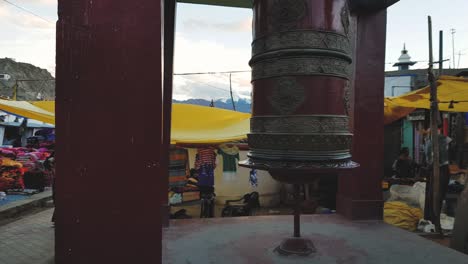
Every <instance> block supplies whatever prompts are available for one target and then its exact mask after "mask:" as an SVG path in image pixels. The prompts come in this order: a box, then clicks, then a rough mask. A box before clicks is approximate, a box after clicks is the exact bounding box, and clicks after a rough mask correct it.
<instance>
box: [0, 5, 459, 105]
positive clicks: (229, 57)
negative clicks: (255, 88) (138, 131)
mask: <svg viewBox="0 0 468 264" xmlns="http://www.w3.org/2000/svg"><path fill="white" fill-rule="evenodd" d="M7 1H9V2H12V3H14V4H17V5H19V6H21V7H23V8H26V9H27V10H30V11H32V12H34V13H35V14H37V15H39V16H41V17H43V18H45V20H47V21H45V20H43V19H41V18H38V17H35V16H33V15H31V14H29V13H27V12H25V11H22V10H20V9H18V8H17V7H14V6H12V5H11V4H8V3H6V2H5V0H0V58H3V57H10V58H14V59H16V60H17V61H21V62H28V63H32V64H34V65H37V66H39V67H42V68H46V69H48V70H49V71H51V72H52V73H53V72H54V71H55V70H54V68H55V25H54V21H56V19H57V16H56V13H57V11H56V10H57V4H56V0H7ZM449 3H450V4H449ZM466 10H468V1H467V0H450V1H443V0H401V2H400V3H397V4H395V5H394V6H392V7H391V8H390V9H389V14H388V36H387V50H386V52H387V59H386V62H387V63H388V64H387V70H391V69H392V67H391V66H392V64H391V63H394V62H395V61H396V60H397V59H398V57H399V55H400V52H401V49H402V47H403V43H406V46H407V48H408V50H409V53H410V55H411V56H412V59H413V60H415V61H421V62H419V63H418V64H416V65H415V66H414V68H425V67H427V60H428V48H427V46H428V45H427V15H432V18H433V23H434V36H435V37H437V36H438V31H439V30H444V32H445V49H444V50H445V51H444V52H445V56H444V57H445V58H446V59H451V58H452V36H451V34H450V29H452V28H454V29H456V31H457V33H456V34H455V52H456V54H457V55H456V65H457V66H458V63H459V65H460V67H468V23H466V19H467V18H466V16H467V15H466ZM177 19H178V20H177V33H176V50H175V52H176V58H175V60H176V63H175V72H176V73H187V72H219V71H233V70H236V71H237V70H249V67H248V61H249V58H250V42H251V41H252V34H251V19H252V12H251V10H249V9H239V8H224V7H212V6H204V5H189V4H179V5H178V17H177ZM48 21H49V22H48ZM435 40H436V42H438V40H437V39H435ZM435 50H436V51H437V52H435V54H434V55H435V56H436V57H438V45H437V43H436V44H435ZM458 53H461V54H466V55H461V56H459V55H458ZM459 58H460V62H459V61H458V60H459ZM447 66H448V65H447ZM232 81H233V88H234V93H235V96H236V98H248V97H249V95H250V74H249V73H239V74H233V75H232ZM175 86H176V87H175V88H176V89H175V91H174V96H175V98H178V99H187V98H204V99H222V98H227V97H229V93H228V90H229V76H228V75H226V74H217V75H206V76H183V77H182V76H176V77H175Z"/></svg>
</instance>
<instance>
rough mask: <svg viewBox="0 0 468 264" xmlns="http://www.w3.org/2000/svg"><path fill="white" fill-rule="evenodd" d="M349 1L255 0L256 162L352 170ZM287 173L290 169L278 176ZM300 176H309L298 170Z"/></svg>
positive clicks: (252, 142) (288, 178) (252, 160)
mask: <svg viewBox="0 0 468 264" xmlns="http://www.w3.org/2000/svg"><path fill="white" fill-rule="evenodd" d="M350 31H351V30H350V11H349V6H348V3H347V1H346V0H334V1H330V0H271V1H262V0H256V1H254V21H253V32H254V33H253V35H254V41H253V43H252V59H251V61H250V66H251V67H252V86H253V107H252V119H251V133H250V134H249V135H248V142H249V146H250V152H249V160H248V161H245V162H243V163H242V164H241V165H243V166H248V167H256V168H260V169H262V168H263V169H266V170H269V171H270V172H271V171H272V170H275V169H280V170H281V169H288V175H281V176H277V175H276V174H277V173H272V176H273V177H275V176H277V180H280V181H285V182H293V181H296V180H297V181H299V182H302V181H303V180H304V178H306V177H307V175H302V176H301V179H295V178H294V175H293V174H294V170H299V171H303V170H330V169H349V168H354V167H356V166H357V164H355V163H354V162H352V161H351V154H350V149H351V144H352V134H351V133H350V129H349V110H350V81H349V80H350V76H351V73H352V67H351V64H352V58H353V50H352V46H351V38H350V34H351V32H350ZM279 174H283V173H279ZM299 174H302V172H301V173H299Z"/></svg>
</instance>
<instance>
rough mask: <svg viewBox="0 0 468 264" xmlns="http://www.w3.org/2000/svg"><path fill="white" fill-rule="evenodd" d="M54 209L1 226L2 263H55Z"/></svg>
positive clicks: (0, 252)
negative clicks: (51, 220)
mask: <svg viewBox="0 0 468 264" xmlns="http://www.w3.org/2000/svg"><path fill="white" fill-rule="evenodd" d="M52 212H53V209H48V210H45V211H41V212H39V213H36V214H32V215H28V216H24V217H22V218H20V219H18V220H16V221H14V222H11V223H8V224H6V225H2V226H0V264H46V263H47V264H48V263H53V256H54V228H52V225H51V222H50V219H51V216H52Z"/></svg>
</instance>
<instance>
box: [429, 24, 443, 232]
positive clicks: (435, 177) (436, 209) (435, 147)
mask: <svg viewBox="0 0 468 264" xmlns="http://www.w3.org/2000/svg"><path fill="white" fill-rule="evenodd" d="M428 24H429V69H428V78H429V83H430V87H431V99H430V100H431V110H430V111H431V144H432V162H433V170H432V177H431V179H430V181H431V183H432V194H430V195H432V210H433V214H432V215H433V216H434V219H432V220H433V221H434V224H435V226H436V231H437V232H442V229H441V226H440V204H439V203H440V161H439V132H438V127H437V121H438V115H439V104H438V101H437V83H436V80H435V76H434V72H433V67H434V55H433V48H432V18H431V16H429V17H428Z"/></svg>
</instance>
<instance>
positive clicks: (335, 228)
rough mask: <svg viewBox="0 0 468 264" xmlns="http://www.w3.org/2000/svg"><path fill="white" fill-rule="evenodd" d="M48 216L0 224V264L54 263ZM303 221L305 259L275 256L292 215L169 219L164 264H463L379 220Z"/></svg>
mask: <svg viewBox="0 0 468 264" xmlns="http://www.w3.org/2000/svg"><path fill="white" fill-rule="evenodd" d="M52 212H53V209H48V210H45V211H41V212H39V213H36V214H33V215H29V216H25V217H23V218H21V219H18V220H16V221H14V222H11V223H9V224H6V225H2V226H0V264H23V263H24V264H53V263H54V261H53V255H54V228H52V226H51V222H50V218H51V216H52ZM302 220H303V225H302V234H303V236H305V237H308V238H310V239H312V240H313V242H314V243H315V247H316V248H317V250H318V253H316V254H315V255H313V256H310V257H307V258H301V257H289V258H285V257H280V256H278V255H277V254H276V253H275V252H274V248H275V247H276V246H277V245H278V243H279V241H280V240H281V239H282V238H284V237H287V236H289V235H290V234H291V232H292V217H291V216H260V217H242V218H215V219H190V220H173V221H171V227H170V228H168V229H165V230H164V241H163V263H165V264H179V263H180V264H198V263H200V264H212V263H213V264H217V263H223V264H231V263H232V264H234V263H235V264H243V263H249V264H250V263H255V264H257V263H259V264H269V263H274V264H276V263H281V264H282V263H284V264H289V263H291V264H293V263H294V264H302V263H304V264H305V263H314V264H320V263H327V264H329V263H340V264H361V263H370V264H374V263H378V264H386V263H389V264H390V263H391V264H393V263H398V264H405V263H411V264H418V263H421V264H423V263H424V264H426V263H450V264H466V263H468V256H466V255H463V254H460V253H458V252H456V251H453V250H451V249H449V248H447V247H444V246H441V245H439V244H437V243H434V242H431V241H429V240H426V239H424V238H421V237H419V236H417V235H415V234H412V233H410V232H406V231H403V230H400V229H397V228H394V227H391V226H389V225H386V224H383V223H382V222H350V221H348V220H346V219H344V218H342V217H340V216H337V215H307V216H303V217H302Z"/></svg>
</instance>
